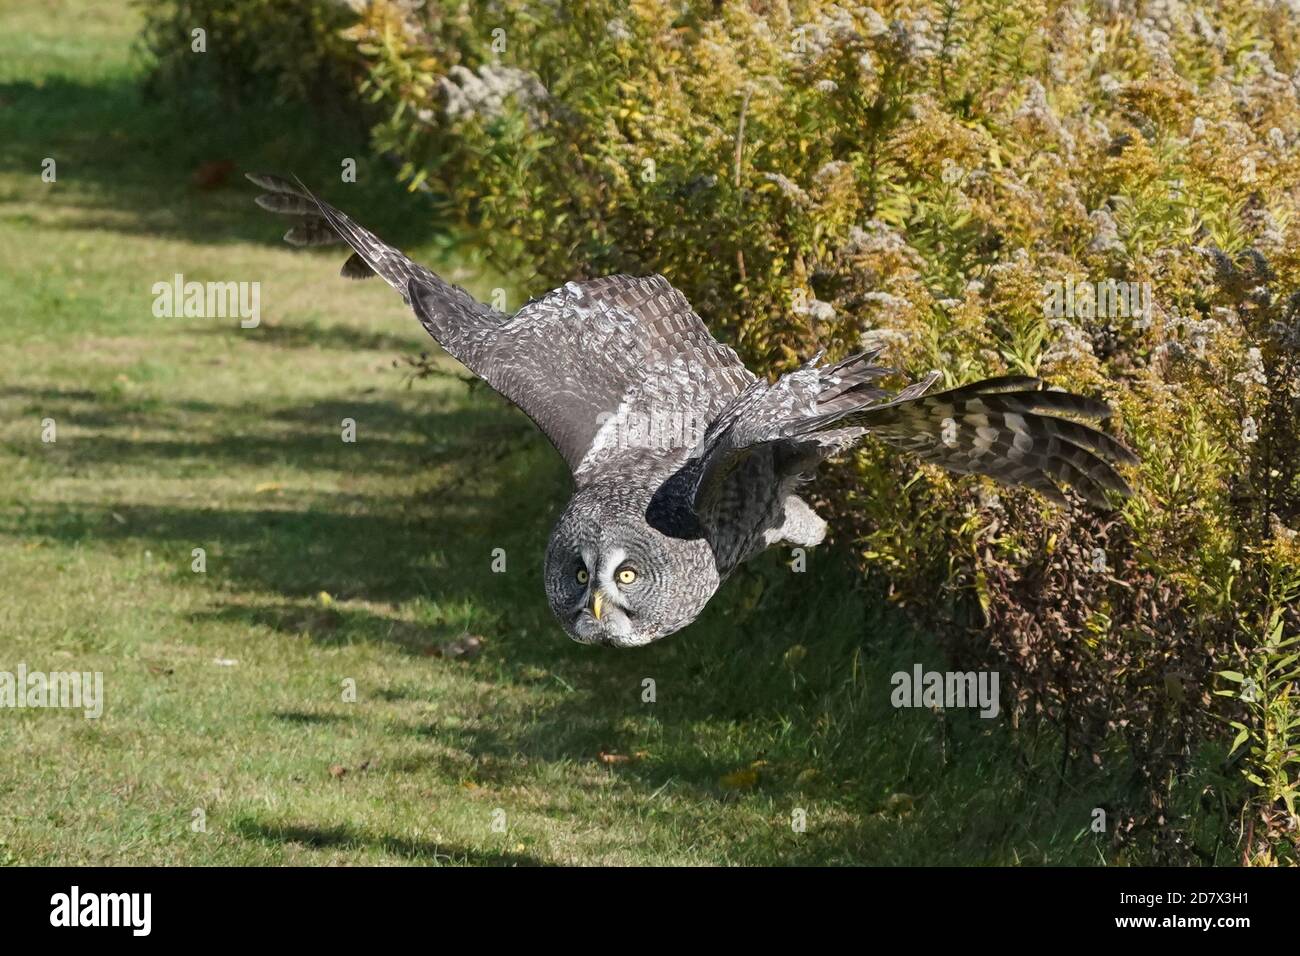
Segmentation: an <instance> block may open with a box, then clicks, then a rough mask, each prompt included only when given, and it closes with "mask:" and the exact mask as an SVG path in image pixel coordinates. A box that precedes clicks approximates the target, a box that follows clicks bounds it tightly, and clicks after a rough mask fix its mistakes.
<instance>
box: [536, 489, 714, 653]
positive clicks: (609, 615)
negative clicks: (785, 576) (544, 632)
mask: <svg viewBox="0 0 1300 956" xmlns="http://www.w3.org/2000/svg"><path fill="white" fill-rule="evenodd" d="M640 497H642V496H637V495H636V494H634V493H624V492H623V491H622V490H621V489H619V488H617V487H609V486H599V487H592V488H588V489H584V490H582V491H579V492H578V493H577V494H575V495H574V496H573V498H572V499H570V501H569V505H568V507H567V508H566V509H565V511H564V514H563V515H561V516H560V520H559V521H558V522H556V525H555V529H554V530H553V531H552V532H551V538H550V541H549V543H548V544H547V548H546V572H545V573H546V597H547V600H548V601H549V602H550V605H551V611H552V612H553V613H554V614H555V616H556V618H557V619H558V620H559V622H560V625H561V626H562V627H563V628H564V630H565V631H566V632H567V633H568V635H569V636H570V637H572V638H573V639H574V640H575V641H578V642H579V643H582V644H605V645H608V646H611V647H639V646H641V645H643V644H649V643H650V642H652V641H657V640H659V638H661V637H667V636H668V635H669V634H672V633H673V632H675V631H679V630H681V629H682V628H683V627H685V626H686V625H687V624H690V623H691V621H693V620H695V618H696V617H697V616H698V615H699V613H700V611H702V610H703V609H704V605H706V604H707V603H708V602H709V598H711V597H712V596H713V593H714V592H715V591H716V590H717V589H718V584H719V583H720V579H719V575H718V569H717V566H716V564H715V562H714V558H713V552H712V551H711V550H710V548H709V546H708V544H707V542H705V541H704V540H702V539H695V540H684V539H680V538H673V537H669V536H667V535H664V534H661V533H660V532H659V531H656V530H655V529H654V528H652V527H651V526H650V525H649V524H647V523H646V522H645V521H644V520H643V519H642V518H641V517H640V516H641V515H643V514H644V512H645V502H643V501H641V500H640Z"/></svg>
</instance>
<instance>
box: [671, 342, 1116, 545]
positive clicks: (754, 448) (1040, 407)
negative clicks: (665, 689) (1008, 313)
mask: <svg viewBox="0 0 1300 956" xmlns="http://www.w3.org/2000/svg"><path fill="white" fill-rule="evenodd" d="M874 355H875V353H866V354H863V355H858V356H853V357H852V358H850V359H847V360H846V361H844V362H841V363H840V364H839V365H836V366H832V367H821V368H818V367H816V366H815V364H813V363H809V364H808V365H806V366H804V367H803V368H802V369H800V370H799V371H797V372H793V373H791V374H789V375H786V376H783V377H782V378H781V379H779V380H778V381H777V382H776V383H774V384H772V385H767V384H766V383H763V382H758V383H755V384H754V385H752V386H751V387H750V388H749V389H747V390H746V391H745V392H744V393H742V394H741V395H740V396H738V397H737V398H736V399H735V400H734V401H733V402H731V403H730V404H729V405H728V406H727V407H726V408H725V409H724V410H723V411H722V413H721V414H720V415H719V416H718V418H717V420H716V421H715V422H714V424H713V426H712V427H711V428H710V429H709V432H708V434H707V435H706V437H705V440H704V441H703V442H702V443H701V445H700V447H699V448H698V449H697V450H696V452H695V453H694V454H692V456H691V457H690V459H689V460H688V461H687V462H685V463H684V465H683V466H682V468H680V469H679V470H678V471H677V472H676V473H675V474H674V475H673V476H672V477H671V478H670V479H669V480H668V481H666V482H665V483H664V484H663V485H662V486H661V488H660V489H659V492H658V493H657V494H656V496H655V500H654V501H652V504H651V509H650V513H649V517H650V520H651V521H652V523H653V524H655V526H656V527H658V528H659V529H660V530H661V531H664V532H665V533H667V534H675V535H678V536H682V537H694V536H696V535H699V534H705V533H709V532H713V533H717V532H718V531H719V530H725V529H726V528H727V527H728V526H729V525H731V524H734V523H736V521H737V520H738V517H739V519H740V520H742V521H743V515H744V512H745V510H746V508H747V507H748V504H747V502H749V501H751V500H752V499H753V498H754V495H755V489H754V488H752V487H751V488H748V489H745V488H742V487H738V486H740V485H745V484H746V483H749V484H753V483H754V482H756V481H757V482H760V483H762V484H765V485H770V484H774V483H775V484H779V483H781V482H783V481H789V480H791V479H794V478H795V477H797V476H799V475H801V474H805V473H807V472H809V471H811V470H812V469H813V468H814V467H815V466H816V465H817V464H818V463H820V462H821V461H822V460H823V459H825V458H826V457H828V456H829V455H831V454H834V453H836V452H838V451H842V450H844V449H846V448H848V447H850V446H852V445H853V444H855V443H856V442H857V441H859V440H860V439H861V438H863V437H864V436H866V435H868V434H870V435H874V436H876V437H878V438H880V439H882V440H883V441H885V442H887V443H889V444H891V445H894V446H896V447H899V448H903V449H905V450H907V451H910V452H913V453H914V454H916V455H918V456H920V457H921V458H922V459H923V460H925V461H928V462H931V463H933V464H936V465H940V466H942V467H944V468H947V469H948V470H950V471H956V472H961V473H965V474H981V475H989V476H990V477H993V478H995V479H997V480H998V481H1001V482H1003V483H1005V484H1009V485H1025V486H1028V487H1031V488H1035V489H1037V490H1038V491H1040V492H1042V493H1043V494H1044V495H1046V496H1047V497H1048V498H1050V499H1051V500H1053V501H1055V502H1057V503H1064V501H1065V499H1064V497H1063V496H1062V494H1061V492H1060V489H1059V487H1058V486H1057V482H1062V483H1064V484H1067V485H1070V486H1072V487H1073V488H1075V489H1076V490H1077V491H1078V492H1079V493H1080V494H1082V495H1083V496H1084V498H1086V499H1087V500H1088V501H1089V502H1090V503H1092V504H1094V505H1097V506H1099V507H1106V506H1107V501H1106V495H1105V493H1106V492H1107V491H1113V492H1116V493H1118V494H1121V495H1127V494H1129V493H1130V491H1129V487H1128V485H1127V483H1126V482H1125V481H1124V479H1123V478H1122V477H1120V475H1119V473H1118V472H1117V471H1116V470H1115V464H1117V463H1125V464H1133V463H1135V462H1136V461H1137V458H1136V457H1135V456H1134V455H1133V453H1132V452H1131V451H1129V450H1128V449H1127V448H1125V447H1124V446H1123V445H1122V444H1120V443H1119V442H1118V441H1116V440H1115V439H1113V438H1111V437H1110V436H1109V435H1106V434H1104V433H1103V432H1101V431H1098V430H1097V429H1096V428H1093V427H1091V426H1089V425H1085V424H1081V423H1080V422H1078V421H1075V420H1074V418H1083V419H1089V420H1093V421H1097V420H1101V419H1105V418H1108V417H1109V416H1110V409H1109V408H1108V407H1107V406H1106V405H1105V404H1104V403H1102V402H1098V401H1094V400H1093V399H1089V398H1084V397H1083V396H1081V395H1073V394H1070V393H1067V392H1052V391H1043V390H1041V386H1042V382H1041V381H1039V380H1038V379H1035V378H1028V377H1024V376H1006V377H1002V378H993V379H987V380H985V381H982V382H977V383H974V384H971V385H965V386H962V387H960V388H955V389H950V390H948V391H944V392H938V393H935V394H933V395H926V394H924V393H925V392H926V391H927V390H928V389H929V388H930V386H931V385H932V384H933V383H934V381H935V380H936V378H937V377H938V376H937V373H932V374H931V375H930V376H928V377H927V378H926V379H925V380H923V381H921V382H918V383H916V384H914V385H911V386H909V387H907V388H906V389H904V390H903V391H901V392H899V393H897V394H896V395H892V396H891V395H889V394H888V393H886V392H884V391H882V390H881V389H879V388H876V387H875V385H874V384H873V383H874V381H875V379H877V378H879V377H881V376H883V375H885V374H887V373H888V372H890V371H892V370H891V369H885V368H881V367H879V366H874V365H872V364H870V360H871V359H872V358H873V357H874ZM815 361H816V360H814V362H815Z"/></svg>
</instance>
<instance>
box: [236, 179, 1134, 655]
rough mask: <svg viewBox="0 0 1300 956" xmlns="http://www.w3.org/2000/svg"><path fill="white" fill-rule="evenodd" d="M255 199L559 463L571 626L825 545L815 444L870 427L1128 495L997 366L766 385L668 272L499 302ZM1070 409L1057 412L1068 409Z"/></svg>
mask: <svg viewBox="0 0 1300 956" xmlns="http://www.w3.org/2000/svg"><path fill="white" fill-rule="evenodd" d="M249 178H250V179H251V180H252V181H253V182H255V183H256V184H258V185H259V186H261V187H262V188H263V189H265V190H266V191H267V192H266V195H263V196H261V197H259V198H258V203H259V204H260V205H262V206H263V207H264V208H266V209H268V210H270V211H272V212H276V213H282V214H285V215H291V216H294V217H296V220H297V221H296V224H295V225H294V227H293V228H292V229H290V230H289V232H288V233H287V234H286V236H285V238H286V239H287V240H288V241H290V242H295V243H299V244H319V243H321V242H329V241H340V240H341V241H343V242H346V243H347V245H348V246H350V247H351V249H352V255H351V256H350V257H349V258H348V260H347V261H346V262H345V263H344V266H343V270H342V274H343V275H344V276H346V277H348V278H353V279H364V278H369V277H370V276H372V275H378V276H380V277H381V278H383V279H384V281H386V282H387V283H388V284H389V285H391V286H392V287H393V288H394V289H396V290H397V291H398V292H399V293H401V295H402V297H403V298H404V299H405V300H406V301H407V302H408V304H410V306H411V307H412V309H413V310H414V312H415V314H416V316H417V317H418V318H419V320H420V322H421V324H423V325H424V327H425V329H426V330H427V331H428V332H429V334H430V335H431V336H433V338H434V339H435V340H437V342H438V343H439V344H440V345H442V347H443V348H444V349H445V350H446V351H447V352H448V354H450V355H451V356H452V357H453V358H455V359H457V360H458V361H460V362H461V363H462V364H464V365H465V366H466V367H467V368H468V369H469V370H470V371H472V372H473V373H474V374H476V375H477V376H479V377H480V378H482V379H483V380H484V381H486V382H487V383H488V384H489V385H491V386H492V387H493V388H494V389H496V390H497V391H498V392H500V393H501V394H502V395H504V396H505V397H506V398H508V399H509V400H510V401H512V402H513V403H514V404H516V405H517V406H518V407H519V408H520V409H522V410H523V411H524V413H525V414H527V415H528V416H529V417H530V418H531V419H532V420H533V421H534V422H535V423H536V424H537V426H538V427H539V428H540V429H541V431H542V432H543V433H544V434H545V435H546V436H547V438H548V439H550V441H551V443H552V444H553V445H554V446H555V447H556V449H557V450H558V451H559V453H560V454H561V455H562V456H563V458H564V460H565V461H566V462H567V463H568V465H569V468H570V471H571V472H572V474H573V479H574V485H575V489H574V493H573V496H572V497H571V498H570V500H569V503H568V505H567V507H566V508H565V510H564V513H563V514H562V515H561V517H560V520H559V521H558V522H557V524H556V526H555V529H554V530H553V531H552V533H551V537H550V540H549V542H548V545H547V550H546V568H545V587H546V594H547V598H548V600H549V602H550V605H551V609H552V610H553V611H554V613H555V615H556V617H557V618H558V620H559V621H560V624H561V625H562V626H563V627H564V629H565V630H566V631H567V632H568V633H569V635H570V636H572V637H573V638H574V639H575V640H579V641H582V642H585V643H601V644H611V645H614V646H620V647H627V646H636V645H640V644H646V643H649V642H650V641H654V640H657V639H658V638H661V637H664V636H666V635H668V634H671V633H673V632H674V631H677V630H679V629H681V628H682V627H684V626H686V625H687V624H689V623H690V622H691V621H692V620H694V619H695V617H696V616H697V615H698V614H699V612H700V611H701V610H702V609H703V608H704V606H705V604H707V603H708V601H709V599H710V598H711V597H712V596H713V594H714V592H715V591H716V590H717V588H718V586H719V585H720V584H721V582H722V581H723V580H725V579H726V577H727V576H728V575H729V574H730V573H731V572H732V571H733V570H735V568H736V566H737V565H739V564H740V563H741V562H742V561H744V560H746V559H748V558H750V557H752V556H754V555H755V554H757V553H759V552H761V551H762V550H764V549H765V548H767V547H769V546H771V545H774V544H777V543H782V542H784V543H788V544H792V545H801V546H812V545H816V544H819V543H820V542H821V541H822V539H823V537H824V535H825V530H826V525H825V522H824V521H822V519H821V518H820V517H818V516H817V514H816V513H815V512H814V511H813V509H812V508H811V507H810V506H809V505H808V504H807V502H805V501H804V500H803V499H801V498H800V497H799V495H798V486H799V483H800V482H801V481H802V480H803V479H804V478H806V477H807V476H808V475H809V474H811V473H812V472H813V471H814V470H815V469H816V467H817V466H818V465H819V464H820V463H821V462H822V461H823V460H825V459H826V458H828V457H830V456H831V455H834V454H836V453H838V452H842V451H845V450H847V449H849V448H851V447H852V446H853V445H855V444H856V443H858V442H859V441H861V440H862V439H863V438H864V437H866V436H867V435H871V436H874V437H877V438H879V439H881V440H883V441H885V442H887V443H889V444H891V445H894V446H896V447H899V448H902V449H905V450H907V451H910V452H912V453H914V454H916V455H918V456H919V457H920V458H922V459H923V460H925V461H929V462H931V463H934V464H937V465H940V466H942V467H944V468H948V469H950V470H952V471H958V472H963V473H971V474H984V475H990V476H992V477H994V478H996V479H998V480H1000V481H1003V482H1006V483H1009V484H1018V485H1027V486H1029V487H1032V488H1036V489H1038V490H1039V491H1041V492H1043V493H1044V494H1045V495H1047V496H1048V497H1050V498H1052V499H1053V500H1055V501H1063V500H1064V499H1063V497H1062V495H1061V492H1060V490H1059V488H1058V485H1057V482H1062V483H1064V484H1067V485H1070V486H1072V487H1074V488H1075V489H1077V490H1078V491H1079V492H1080V493H1081V494H1082V495H1083V496H1084V497H1085V498H1086V499H1087V500H1089V501H1090V502H1093V503H1095V504H1098V505H1103V506H1104V505H1105V503H1106V498H1105V492H1107V491H1110V492H1115V493H1118V494H1128V491H1129V489H1128V486H1127V485H1126V484H1125V482H1124V479H1123V478H1122V477H1120V475H1119V474H1118V473H1117V472H1116V470H1115V468H1114V466H1113V464H1112V463H1120V462H1122V463H1132V462H1133V461H1135V459H1134V457H1133V455H1132V453H1131V452H1130V451H1129V450H1128V449H1127V448H1125V447H1124V446H1123V445H1121V444H1120V443H1119V442H1117V441H1115V440H1114V439H1113V438H1110V437H1109V436H1107V435H1106V434H1104V433H1102V432H1100V431H1098V430H1097V429H1095V428H1093V427H1090V426H1089V425H1085V424H1082V423H1080V422H1078V421H1074V420H1073V419H1074V418H1082V419H1086V420H1092V421H1096V420H1100V419H1104V418H1106V417H1108V416H1109V414H1110V411H1109V409H1108V408H1107V407H1106V406H1105V405H1104V404H1102V403H1100V402H1096V401H1093V400H1091V399H1087V398H1083V397H1082V396H1078V395H1071V394H1068V393H1065V392H1054V391H1044V390H1042V383H1041V382H1040V381H1039V380H1037V379H1034V378H1028V377H1023V376H1006V377H1002V378H994V379H988V380H986V381H983V382H977V383H974V384H970V385H964V386H961V387H959V388H955V389H950V390H948V391H945V392H939V393H935V394H927V393H928V390H929V388H930V387H931V386H932V385H933V383H934V381H935V379H937V377H938V375H937V373H932V374H931V375H930V376H928V377H927V378H926V379H924V380H923V381H920V382H917V383H916V384H914V385H911V386H909V387H907V388H905V389H903V390H902V391H900V392H897V393H891V392H889V391H887V390H885V389H883V388H881V387H880V386H879V380H880V379H881V378H883V377H885V376H886V375H888V374H891V373H892V372H893V370H892V369H888V368H885V367H882V366H879V365H875V364H873V360H874V359H875V358H876V357H877V354H878V353H877V352H866V353H863V354H860V355H855V356H851V357H849V358H847V359H845V360H843V361H841V362H838V363H836V364H833V365H827V364H821V356H820V355H818V356H817V357H815V358H814V359H812V360H811V361H810V362H808V363H807V364H806V365H804V366H803V367H802V368H800V369H798V370H796V371H794V372H791V373H789V374H787V375H783V376H781V377H780V378H779V379H777V380H776V381H775V382H772V383H769V382H767V381H765V380H762V379H759V378H758V377H757V376H755V375H754V374H753V373H751V372H750V371H749V370H748V369H746V368H745V367H744V365H743V363H742V362H741V361H740V358H739V357H738V356H737V355H736V353H735V352H734V351H733V350H732V349H730V348H728V347H727V346H725V345H722V344H721V343H719V342H717V341H716V340H715V339H714V338H713V337H712V336H711V335H710V334H709V332H708V329H707V328H705V326H704V323H703V321H702V320H701V319H700V317H699V316H698V315H696V314H695V312H694V311H693V310H692V309H691V307H690V305H689V303H687V301H686V299H685V298H684V297H683V296H682V294H681V293H680V292H678V291H677V290H676V289H674V288H673V287H672V285H671V284H670V283H669V282H668V281H667V280H666V279H664V278H663V277H662V276H650V277H646V278H636V277H632V276H623V275H619V276H609V277H606V278H603V279H595V280H591V281H587V282H569V283H566V284H565V285H564V286H562V287H561V288H559V289H556V290H555V291H553V292H551V293H549V294H547V295H545V296H542V297H541V298H539V299H536V300H533V301H531V302H529V303H528V304H527V305H525V306H524V307H523V308H522V309H520V310H519V311H518V312H516V313H515V314H514V315H513V316H507V315H505V314H503V313H501V312H497V311H495V310H493V309H490V308H488V307H487V306H485V305H483V304H481V303H479V302H477V301H476V300H475V299H474V298H473V297H472V296H470V295H469V293H467V292H465V290H463V289H460V288H458V287H456V286H453V285H450V284H448V283H446V282H444V281H443V280H442V279H440V278H439V277H438V276H436V275H434V274H433V273H432V272H430V271H429V270H428V269H426V268H424V267H423V266H419V265H416V264H415V263H413V262H412V261H411V260H410V259H408V258H407V257H406V256H404V255H402V253H400V252H398V251H397V250H396V249H394V248H392V247H391V246H389V245H387V244H385V243H384V242H382V241H380V240H379V239H377V238H376V237H375V236H374V235H373V234H371V233H370V232H369V231H367V230H366V229H364V228H362V227H361V226H359V225H357V224H356V223H355V222H353V221H352V220H351V219H350V218H349V217H348V216H346V215H344V214H343V213H341V212H339V211H338V210H337V209H335V208H334V207H333V206H330V205H328V204H326V203H324V202H322V201H320V200H319V199H317V198H316V197H315V196H313V195H312V194H311V193H310V192H309V191H308V190H307V189H306V188H305V187H303V186H302V185H301V184H300V183H292V182H289V181H288V180H285V179H281V178H279V177H276V176H268V175H261V174H256V175H254V174H250V175H249ZM1067 416H1069V417H1067Z"/></svg>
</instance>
